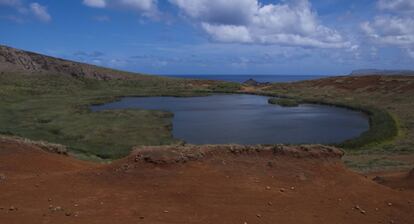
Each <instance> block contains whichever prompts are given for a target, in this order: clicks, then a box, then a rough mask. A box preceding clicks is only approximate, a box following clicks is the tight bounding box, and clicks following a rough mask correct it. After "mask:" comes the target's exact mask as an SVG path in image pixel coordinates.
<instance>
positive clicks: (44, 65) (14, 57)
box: [0, 45, 138, 80]
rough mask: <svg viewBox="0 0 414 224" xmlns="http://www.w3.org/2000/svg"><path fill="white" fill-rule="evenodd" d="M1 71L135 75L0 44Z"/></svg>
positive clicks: (103, 77)
mask: <svg viewBox="0 0 414 224" xmlns="http://www.w3.org/2000/svg"><path fill="white" fill-rule="evenodd" d="M0 71H1V72H2V73H6V72H8V73H24V74H54V75H67V76H71V77H82V78H93V79H98V80H110V79H134V78H137V77H136V75H138V74H132V73H127V72H121V71H116V70H113V69H108V68H102V67H98V66H94V65H89V64H84V63H79V62H74V61H68V60H64V59H60V58H54V57H50V56H45V55H41V54H37V53H33V52H28V51H23V50H19V49H15V48H11V47H7V46H3V45H0Z"/></svg>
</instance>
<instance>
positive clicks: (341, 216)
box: [0, 140, 414, 224]
mask: <svg viewBox="0 0 414 224" xmlns="http://www.w3.org/2000/svg"><path fill="white" fill-rule="evenodd" d="M341 155H342V153H341V151H339V150H337V149H334V148H327V147H323V146H303V147H287V146H274V147H270V146H269V147H245V146H202V147H195V146H186V147H184V146H181V147H178V146H177V147H168V148H154V147H153V148H141V149H136V150H135V151H134V152H133V153H132V154H131V155H130V156H129V157H127V158H125V159H122V160H119V161H115V162H113V163H112V164H109V165H97V164H93V163H87V162H82V161H77V160H75V159H73V158H70V157H66V156H62V155H55V154H51V153H47V152H44V151H42V150H40V148H37V147H36V146H30V145H25V144H22V143H18V142H14V141H6V140H0V192H1V194H0V223H7V224H13V223H18V224H22V223H23V224H24V223H30V224H35V223H76V224H79V223H80V224H82V223H85V224H86V223H87V224H93V223H110V224H116V223H123V224H128V223H151V224H152V223H177V224H178V223H240V224H244V223H247V224H251V223H269V224H273V223H283V224H289V223H295V224H296V223H318V224H319V223H329V224H332V223H364V224H366V223H406V224H408V223H414V192H413V191H411V190H405V191H401V190H394V189H392V188H389V187H386V186H383V185H380V184H377V183H375V182H374V181H372V180H370V179H368V178H366V177H364V176H361V175H359V174H356V173H354V172H351V171H349V170H347V169H345V168H344V166H343V164H342V163H341V161H340V157H341Z"/></svg>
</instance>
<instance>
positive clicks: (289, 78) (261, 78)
mask: <svg viewBox="0 0 414 224" xmlns="http://www.w3.org/2000/svg"><path fill="white" fill-rule="evenodd" d="M162 76H165V77H175V78H185V79H202V80H218V81H228V82H238V83H243V82H244V81H246V80H248V79H254V80H256V81H258V82H271V83H277V82H282V83H283V82H297V81H305V80H314V79H321V78H327V77H333V76H328V75H174V74H172V75H162Z"/></svg>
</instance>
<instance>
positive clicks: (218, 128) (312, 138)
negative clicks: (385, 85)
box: [92, 94, 369, 144]
mask: <svg viewBox="0 0 414 224" xmlns="http://www.w3.org/2000/svg"><path fill="white" fill-rule="evenodd" d="M267 100H268V97H265V96H255V95H243V94H230V95H212V96H207V97H187V98H177V97H126V98H123V99H122V100H121V101H118V102H113V103H108V104H104V105H99V106H93V107H92V110H93V111H102V110H116V109H147V110H166V111H171V112H173V113H174V118H173V135H174V137H175V138H177V139H182V140H184V141H186V142H188V143H192V144H227V143H237V144H277V143H291V144H300V143H324V144H329V143H340V142H343V141H345V140H347V139H351V138H355V137H358V136H359V135H360V134H361V133H363V132H364V131H366V130H368V129H369V122H368V118H367V116H366V115H365V114H363V113H361V112H357V111H352V110H348V109H344V108H338V107H331V106H322V105H312V104H304V105H300V106H299V107H289V108H288V107H280V106H276V105H270V104H268V103H267ZM136 125H140V124H136Z"/></svg>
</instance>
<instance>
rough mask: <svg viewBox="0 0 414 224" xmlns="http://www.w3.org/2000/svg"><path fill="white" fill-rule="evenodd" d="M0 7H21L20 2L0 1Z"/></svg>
mask: <svg viewBox="0 0 414 224" xmlns="http://www.w3.org/2000/svg"><path fill="white" fill-rule="evenodd" d="M0 5H6V6H19V5H21V2H20V0H0Z"/></svg>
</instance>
